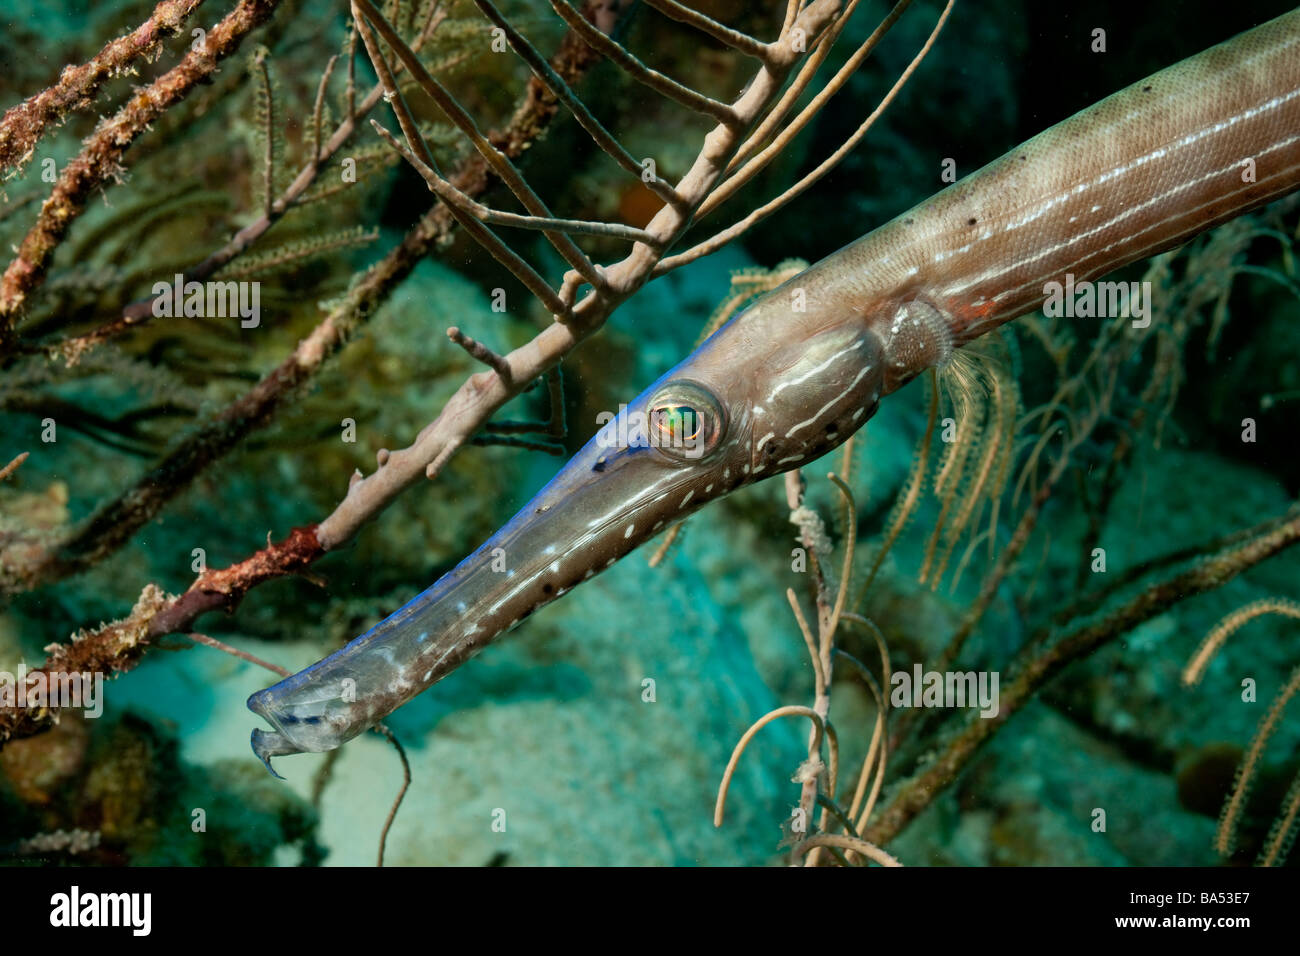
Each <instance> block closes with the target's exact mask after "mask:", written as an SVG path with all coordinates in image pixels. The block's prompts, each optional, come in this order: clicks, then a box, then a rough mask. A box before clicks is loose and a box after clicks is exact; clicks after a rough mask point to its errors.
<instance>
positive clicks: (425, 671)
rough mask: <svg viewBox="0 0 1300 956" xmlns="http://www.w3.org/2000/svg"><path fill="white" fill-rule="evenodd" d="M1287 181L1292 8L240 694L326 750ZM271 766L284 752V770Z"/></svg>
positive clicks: (812, 276) (873, 249) (795, 310)
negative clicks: (722, 509)
mask: <svg viewBox="0 0 1300 956" xmlns="http://www.w3.org/2000/svg"><path fill="white" fill-rule="evenodd" d="M1297 187H1300V10H1295V11H1292V12H1291V13H1288V14H1285V15H1283V16H1281V17H1278V18H1277V19H1275V20H1272V21H1270V22H1268V23H1265V24H1263V25H1261V26H1258V27H1256V28H1254V29H1252V30H1249V31H1247V32H1246V33H1243V34H1241V35H1239V36H1237V37H1235V38H1234V39H1232V40H1229V41H1227V42H1225V43H1222V44H1220V45H1218V46H1215V47H1213V48H1211V49H1209V50H1206V51H1204V52H1202V53H1200V54H1197V55H1196V56H1193V57H1191V58H1189V59H1186V60H1183V61H1181V62H1179V63H1177V64H1175V65H1173V66H1171V67H1168V68H1167V69H1164V70H1162V71H1160V72H1158V73H1156V74H1154V75H1153V76H1151V77H1149V78H1147V79H1145V80H1142V81H1140V82H1138V83H1135V84H1133V85H1132V86H1130V87H1128V88H1127V89H1124V90H1121V91H1120V92H1118V93H1115V94H1114V95H1112V96H1110V97H1108V98H1106V99H1104V100H1102V101H1101V102H1099V103H1096V104H1095V105H1093V106H1091V107H1089V108H1087V109H1085V110H1083V111H1082V112H1080V113H1077V114H1075V115H1074V116H1072V117H1070V118H1068V119H1066V120H1065V121H1063V122H1061V123H1059V124H1057V125H1056V126H1053V127H1052V128H1050V129H1048V130H1046V131H1044V132H1042V133H1040V134H1039V135H1037V136H1035V137H1034V138H1032V139H1030V140H1029V141H1028V142H1026V143H1024V144H1023V145H1021V146H1018V147H1016V148H1015V149H1013V150H1011V151H1010V152H1009V153H1007V154H1005V155H1004V156H1002V157H1001V158H999V159H997V160H995V161H994V162H992V163H990V164H989V165H987V166H985V167H983V168H982V169H980V170H978V171H976V172H974V173H972V174H970V175H969V176H967V177H965V178H964V179H962V180H960V181H959V182H957V183H954V184H952V185H951V186H949V187H947V188H945V189H944V190H942V191H941V192H939V193H938V194H936V195H935V196H933V197H931V198H930V199H928V200H926V201H924V202H922V203H921V204H920V205H918V206H916V207H914V208H913V209H911V210H909V211H908V212H905V213H903V214H902V215H900V216H898V217H897V218H896V219H894V220H892V221H891V222H889V223H887V224H885V225H883V226H881V227H880V228H878V229H876V230H874V231H873V232H871V233H869V234H867V235H866V236H864V237H862V238H861V239H859V240H857V241H856V242H853V243H852V244H850V245H848V246H846V247H844V248H843V249H841V250H839V251H838V252H836V253H833V254H832V255H830V256H828V257H827V258H825V259H823V260H821V261H820V262H818V263H816V264H815V265H813V266H811V267H810V268H808V269H807V270H805V271H804V272H802V273H800V274H799V275H797V276H795V277H794V278H793V279H790V280H789V281H787V282H786V283H785V284H784V285H782V286H780V287H778V288H777V289H775V290H773V291H772V292H770V293H768V294H767V295H765V296H764V297H763V298H761V299H759V300H758V301H756V302H755V303H754V304H753V305H752V306H750V307H749V308H748V309H746V310H745V311H744V312H742V313H740V314H739V315H737V316H735V317H734V318H733V319H732V320H731V321H729V322H728V323H727V324H725V325H724V326H722V327H721V328H720V329H718V330H717V332H715V333H714V334H713V335H712V336H710V337H709V338H708V339H707V340H706V341H705V342H704V343H703V344H701V345H700V347H699V348H698V349H696V350H695V351H694V352H693V353H691V354H690V355H689V356H687V357H686V358H685V359H684V360H683V361H682V362H681V363H679V364H678V365H677V366H676V367H674V368H673V369H672V370H670V371H669V372H668V373H667V374H665V375H664V376H662V377H661V378H660V379H659V380H658V381H656V382H655V383H654V384H652V385H651V386H650V387H649V388H647V389H646V390H645V391H643V392H642V393H641V394H640V395H639V396H637V397H636V398H635V399H634V400H633V401H631V402H629V403H628V404H627V405H626V406H625V408H624V409H623V410H622V411H621V412H620V414H619V415H618V417H617V418H616V419H615V420H613V421H610V422H609V423H608V424H606V425H605V426H604V427H603V428H601V429H600V431H599V432H598V433H597V434H596V435H595V437H593V438H592V439H591V440H590V441H589V442H588V443H587V444H586V446H584V447H583V448H582V450H581V451H579V452H578V453H577V454H576V455H574V457H573V459H572V460H571V461H569V462H568V464H567V465H565V466H564V468H563V469H562V470H561V471H560V472H559V473H558V474H557V475H556V476H555V478H554V479H553V480H552V481H551V482H550V483H549V484H548V485H546V487H545V488H543V489H542V490H541V491H540V492H539V493H538V494H537V496H536V497H535V498H534V499H533V500H532V501H530V502H529V503H528V504H527V505H525V506H524V507H523V509H522V510H520V512H519V513H518V514H517V515H515V516H514V517H513V518H512V519H511V520H510V521H509V522H508V523H507V524H506V525H505V526H504V527H502V528H501V529H500V530H499V531H498V532H497V533H496V534H494V535H493V536H492V537H491V538H490V539H489V540H488V541H487V542H485V543H484V544H483V545H482V546H481V547H480V548H479V549H478V550H477V551H475V552H474V553H473V554H471V555H470V556H469V557H467V558H465V560H464V561H462V562H461V563H460V564H459V565H457V566H456V567H455V568H454V569H453V570H452V571H450V572H448V573H447V574H446V575H444V576H443V577H442V578H440V579H439V580H438V581H437V582H435V583H434V584H433V586H432V587H430V588H429V589H428V590H426V591H424V592H423V593H422V594H420V595H419V596H418V597H416V598H415V599H414V600H412V601H411V602H410V603H408V604H407V605H406V606H405V607H403V608H401V609H400V610H398V611H397V612H396V613H394V614H392V615H391V616H389V617H388V618H386V619H385V620H383V621H381V622H380V623H379V624H377V625H376V626H375V627H374V628H372V629H371V630H369V631H367V632H366V633H365V634H363V635H361V636H360V637H358V638H356V639H355V640H353V641H352V642H351V643H349V644H348V645H347V646H346V647H343V648H342V649H340V650H338V651H336V652H335V653H333V654H331V655H329V656H328V657H326V658H325V659H324V660H322V661H319V662H318V663H316V664H313V665H311V666H310V667H308V668H306V669H305V670H303V671H301V672H299V673H297V674H294V675H293V676H291V677H288V678H286V679H284V680H282V681H280V682H279V683H278V684H275V685H274V686H272V687H268V688H266V689H265V690H261V691H258V692H257V693H255V694H253V695H252V696H251V697H250V698H249V699H248V706H249V708H250V709H251V710H252V711H253V712H254V713H256V714H258V715H260V716H261V717H263V718H265V719H266V721H267V722H268V723H270V725H271V726H272V727H273V728H274V729H273V730H269V731H268V730H263V729H257V730H254V731H253V734H252V745H253V750H254V752H255V753H256V754H257V755H258V756H259V757H260V758H261V759H262V761H263V762H264V763H265V764H266V767H267V769H268V770H270V771H271V772H272V773H275V770H274V769H273V768H272V766H271V758H273V757H278V756H284V755H288V754H296V753H303V752H318V751H326V750H332V749H334V748H336V747H338V746H340V745H341V744H343V743H344V742H346V741H348V740H350V739H351V738H353V737H355V736H357V735H358V734H360V733H361V732H363V731H365V730H367V729H368V728H370V727H372V726H374V725H375V724H376V723H378V722H379V721H380V720H382V719H383V717H384V716H386V715H387V714H389V713H391V712H392V711H393V710H395V709H396V708H398V707H400V706H401V705H402V704H404V703H406V702H407V701H409V700H411V698H413V697H415V696H416V695H417V694H419V693H420V692H422V691H424V690H425V689H427V688H428V687H430V686H431V685H433V684H434V683H436V682H437V681H439V680H441V679H442V678H443V677H445V676H447V675H448V674H450V673H451V672H452V671H454V670H455V669H456V668H457V667H459V666H460V665H461V664H463V663H465V661H467V660H469V658H470V657H472V656H473V655H474V654H476V653H478V652H479V651H481V650H482V649H483V648H484V647H486V646H487V645H488V644H489V643H490V642H492V641H493V640H495V639H496V638H497V637H499V636H500V635H501V634H503V633H505V632H506V631H508V630H510V629H511V628H513V627H514V626H516V625H517V624H519V622H520V621H522V620H523V619H524V618H526V617H528V615H530V614H532V613H533V612H534V611H536V610H537V609H538V608H540V607H542V606H543V605H545V604H548V603H549V602H551V601H553V600H555V599H556V598H558V597H560V596H561V595H563V594H565V593H566V592H568V591H569V590H571V589H572V588H574V587H576V586H578V585H579V584H581V583H582V582H584V581H586V580H588V579H589V578H591V577H593V576H594V575H596V574H599V573H600V572H601V571H603V570H605V569H606V568H608V567H610V566H611V565H613V564H614V562H616V561H618V560H619V559H620V558H622V557H624V556H626V555H627V554H628V553H629V552H631V551H633V550H635V549H636V548H637V547H638V546H639V545H640V544H641V543H642V542H644V541H646V540H647V539H649V538H651V537H653V536H655V535H657V534H658V533H659V532H660V531H661V530H663V529H664V528H665V526H667V525H668V524H670V523H671V522H675V521H678V520H680V519H682V518H684V517H686V516H687V515H689V514H691V513H692V512H695V511H698V510H699V509H700V508H703V507H704V506H705V505H707V504H708V503H709V502H711V501H715V500H716V499H718V498H721V497H722V496H724V495H727V494H730V493H731V492H733V491H735V490H736V489H737V488H740V487H742V486H744V485H748V484H750V483H752V482H755V481H760V480H763V479H765V478H769V477H771V476H773V475H777V474H780V473H782V472H785V471H788V470H790V469H792V468H796V467H799V466H801V465H805V464H807V463H809V462H811V461H812V460H814V459H816V458H818V457H819V456H821V455H824V454H826V453H827V452H829V451H830V450H831V449H833V448H835V447H836V446H837V445H839V444H841V443H842V442H844V441H845V440H846V439H847V438H848V437H849V436H850V435H852V434H853V433H854V432H855V431H857V430H858V429H859V428H861V427H862V425H863V424H864V423H866V422H867V421H868V420H869V419H870V418H871V416H872V414H873V413H874V412H875V410H876V408H877V406H878V405H879V402H880V400H881V399H882V398H884V397H885V396H887V395H889V394H890V393H892V392H894V391H896V390H898V389H899V388H901V387H902V386H903V385H905V384H907V382H909V381H911V380H912V379H913V378H915V377H916V376H917V375H919V374H920V373H922V372H923V371H925V370H927V369H929V368H933V367H936V366H943V365H944V364H945V363H946V362H948V361H949V360H950V359H951V357H952V356H953V353H954V351H955V350H957V349H959V348H961V347H962V346H963V345H966V344H967V343H969V342H971V341H972V340H974V339H975V338H977V337H979V336H980V335H983V334H984V333H986V332H988V331H990V330H992V329H994V328H996V327H998V326H999V325H1001V324H1003V323H1004V322H1007V321H1009V320H1011V319H1013V318H1015V317H1017V316H1020V315H1023V314H1025V313H1026V312H1029V311H1032V310H1034V309H1035V308H1037V307H1038V306H1039V305H1041V304H1042V303H1043V301H1044V300H1045V298H1046V297H1047V295H1048V292H1047V289H1048V288H1050V287H1051V286H1053V285H1055V286H1056V288H1060V285H1059V283H1061V282H1063V281H1069V280H1068V279H1067V278H1066V277H1067V276H1068V277H1073V281H1074V282H1075V283H1076V284H1077V283H1079V282H1086V281H1090V280H1093V279H1096V278H1098V277H1100V276H1102V275H1105V274H1106V273H1109V272H1111V271H1113V270H1115V269H1117V268H1120V267H1121V266H1124V265H1127V264H1129V263H1132V262H1135V261H1137V260H1140V259H1144V258H1147V257H1149V256H1152V255H1155V254H1156V253H1158V252H1161V251H1164V250H1166V249H1169V248H1172V247H1174V246H1176V245H1178V244H1180V243H1183V242H1185V241H1187V240H1188V239H1190V238H1191V237H1193V236H1194V235H1196V234H1197V233H1200V232H1202V231H1204V230H1206V229H1209V228H1211V227H1213V226H1215V225H1218V224H1219V223H1222V222H1224V221H1225V220H1228V219H1231V218H1232V217H1234V216H1237V215H1239V214H1241V213H1243V212H1245V211H1247V210H1249V209H1252V208H1254V207H1256V206H1259V205H1261V204H1263V203H1266V202H1269V201H1270V200H1273V199H1276V198H1277V197H1279V196H1282V195H1284V194H1285V193H1288V192H1290V191H1292V190H1294V189H1296V188H1297ZM277 776H278V774H277Z"/></svg>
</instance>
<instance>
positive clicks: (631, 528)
mask: <svg viewBox="0 0 1300 956" xmlns="http://www.w3.org/2000/svg"><path fill="white" fill-rule="evenodd" d="M635 530H636V525H635V524H630V525H628V526H627V530H626V531H624V532H623V537H624V538H630V537H632V532H633V531H635Z"/></svg>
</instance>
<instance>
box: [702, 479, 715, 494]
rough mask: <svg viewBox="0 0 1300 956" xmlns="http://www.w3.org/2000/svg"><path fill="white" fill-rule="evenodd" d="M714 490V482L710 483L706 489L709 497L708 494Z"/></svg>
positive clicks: (705, 491)
mask: <svg viewBox="0 0 1300 956" xmlns="http://www.w3.org/2000/svg"><path fill="white" fill-rule="evenodd" d="M712 490H713V482H709V483H708V484H707V485H706V486H705V487H704V493H705V494H706V495H707V494H708V493H709V492H710V491H712Z"/></svg>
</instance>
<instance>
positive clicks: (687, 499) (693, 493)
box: [677, 488, 695, 508]
mask: <svg viewBox="0 0 1300 956" xmlns="http://www.w3.org/2000/svg"><path fill="white" fill-rule="evenodd" d="M694 496H695V489H694V488H692V489H691V490H690V491H688V492H686V497H685V498H683V499H682V503H681V504H679V505H678V506H677V507H679V508H685V507H686V502H688V501H690V500H691V498H693V497H694Z"/></svg>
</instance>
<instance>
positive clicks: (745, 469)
mask: <svg viewBox="0 0 1300 956" xmlns="http://www.w3.org/2000/svg"><path fill="white" fill-rule="evenodd" d="M740 473H741V474H742V475H747V474H749V466H748V465H741V466H740Z"/></svg>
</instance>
